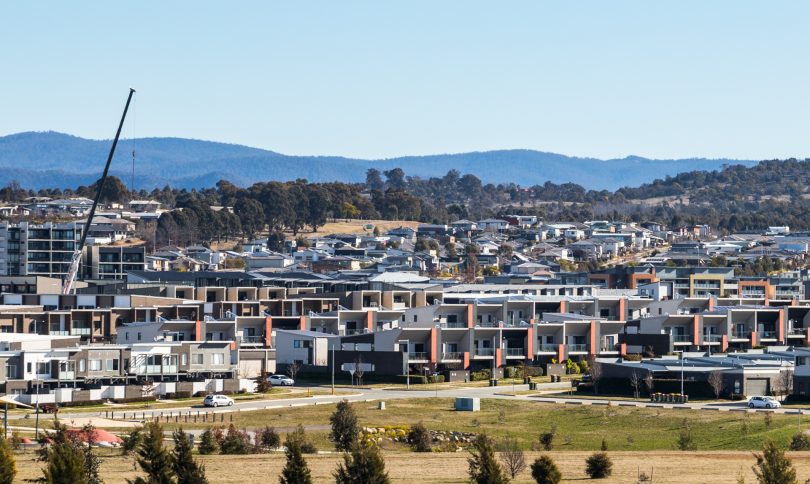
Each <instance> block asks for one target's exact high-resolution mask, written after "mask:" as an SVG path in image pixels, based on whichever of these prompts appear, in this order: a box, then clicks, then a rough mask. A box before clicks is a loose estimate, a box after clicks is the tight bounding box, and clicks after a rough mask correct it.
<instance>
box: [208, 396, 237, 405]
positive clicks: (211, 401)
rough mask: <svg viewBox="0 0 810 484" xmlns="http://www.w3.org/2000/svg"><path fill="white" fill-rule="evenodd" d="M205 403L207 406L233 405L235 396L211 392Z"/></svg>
mask: <svg viewBox="0 0 810 484" xmlns="http://www.w3.org/2000/svg"><path fill="white" fill-rule="evenodd" d="M203 405H205V406H206V407H230V406H232V405H233V398H231V397H228V396H225V395H215V394H211V395H208V396H206V397H205V400H203Z"/></svg>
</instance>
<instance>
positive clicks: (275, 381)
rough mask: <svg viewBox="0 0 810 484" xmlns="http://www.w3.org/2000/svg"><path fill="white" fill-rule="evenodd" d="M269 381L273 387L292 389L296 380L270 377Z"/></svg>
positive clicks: (276, 376)
mask: <svg viewBox="0 0 810 484" xmlns="http://www.w3.org/2000/svg"><path fill="white" fill-rule="evenodd" d="M267 381H269V382H270V384H271V385H275V386H282V387H291V386H293V385H295V380H293V379H292V378H290V377H288V376H286V375H270V376H269V377H267Z"/></svg>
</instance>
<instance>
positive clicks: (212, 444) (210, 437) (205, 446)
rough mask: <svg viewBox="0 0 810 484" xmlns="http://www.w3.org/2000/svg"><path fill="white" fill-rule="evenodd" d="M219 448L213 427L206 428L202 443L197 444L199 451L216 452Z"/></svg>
mask: <svg viewBox="0 0 810 484" xmlns="http://www.w3.org/2000/svg"><path fill="white" fill-rule="evenodd" d="M218 450H219V445H217V439H216V438H215V437H214V432H213V431H212V430H211V429H205V432H203V433H202V435H201V436H200V445H198V446H197V451H198V452H199V453H200V454H201V455H208V454H216V453H217V451H218Z"/></svg>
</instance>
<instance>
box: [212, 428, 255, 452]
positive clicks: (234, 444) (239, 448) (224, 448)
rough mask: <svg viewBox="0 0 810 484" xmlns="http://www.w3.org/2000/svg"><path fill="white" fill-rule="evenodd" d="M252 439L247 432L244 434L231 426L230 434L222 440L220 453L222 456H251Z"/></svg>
mask: <svg viewBox="0 0 810 484" xmlns="http://www.w3.org/2000/svg"><path fill="white" fill-rule="evenodd" d="M250 447H251V446H250V438H249V437H248V435H247V433H246V432H242V431H241V430H239V429H237V428H236V427H234V426H233V424H231V425H230V426H228V433H227V434H225V438H224V439H222V443H221V444H220V446H219V451H220V452H221V453H222V454H232V455H236V454H250Z"/></svg>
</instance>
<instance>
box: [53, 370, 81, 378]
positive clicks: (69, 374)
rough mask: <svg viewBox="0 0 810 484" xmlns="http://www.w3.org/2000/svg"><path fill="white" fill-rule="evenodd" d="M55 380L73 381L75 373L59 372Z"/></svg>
mask: <svg viewBox="0 0 810 484" xmlns="http://www.w3.org/2000/svg"><path fill="white" fill-rule="evenodd" d="M57 378H58V379H59V380H75V379H76V372H75V371H60V372H59V375H58V377H57Z"/></svg>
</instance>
